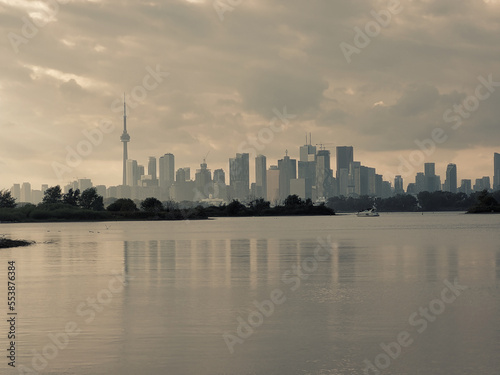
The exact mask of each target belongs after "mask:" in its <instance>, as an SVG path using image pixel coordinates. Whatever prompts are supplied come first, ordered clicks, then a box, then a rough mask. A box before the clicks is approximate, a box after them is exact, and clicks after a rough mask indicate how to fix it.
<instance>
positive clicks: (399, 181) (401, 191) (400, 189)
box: [394, 175, 405, 195]
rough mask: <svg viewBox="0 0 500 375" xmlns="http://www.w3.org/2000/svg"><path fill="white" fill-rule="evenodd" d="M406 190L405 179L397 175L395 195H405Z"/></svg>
mask: <svg viewBox="0 0 500 375" xmlns="http://www.w3.org/2000/svg"><path fill="white" fill-rule="evenodd" d="M404 192H405V191H404V188H403V177H401V176H400V175H397V176H396V177H395V178H394V194H396V195H398V194H404Z"/></svg>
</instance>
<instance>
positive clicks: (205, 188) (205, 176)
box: [194, 159, 213, 200]
mask: <svg viewBox="0 0 500 375" xmlns="http://www.w3.org/2000/svg"><path fill="white" fill-rule="evenodd" d="M194 181H195V187H196V194H195V200H199V199H204V198H208V197H209V196H210V194H212V193H213V188H212V171H211V170H210V169H208V168H207V163H206V162H205V159H203V163H201V164H200V169H197V170H196V174H195V177H194Z"/></svg>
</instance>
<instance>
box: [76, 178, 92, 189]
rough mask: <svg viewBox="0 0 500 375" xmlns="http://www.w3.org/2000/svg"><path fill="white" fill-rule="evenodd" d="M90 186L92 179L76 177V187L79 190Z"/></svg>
mask: <svg viewBox="0 0 500 375" xmlns="http://www.w3.org/2000/svg"><path fill="white" fill-rule="evenodd" d="M91 187H92V181H91V180H90V179H89V178H80V179H78V189H80V192H83V191H84V190H87V189H90V188H91Z"/></svg>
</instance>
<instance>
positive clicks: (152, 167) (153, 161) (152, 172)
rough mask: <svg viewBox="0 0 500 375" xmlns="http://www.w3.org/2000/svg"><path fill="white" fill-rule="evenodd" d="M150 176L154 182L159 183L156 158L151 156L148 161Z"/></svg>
mask: <svg viewBox="0 0 500 375" xmlns="http://www.w3.org/2000/svg"><path fill="white" fill-rule="evenodd" d="M148 175H149V176H151V179H152V180H153V181H157V174H156V158H155V157H154V156H150V157H149V160H148Z"/></svg>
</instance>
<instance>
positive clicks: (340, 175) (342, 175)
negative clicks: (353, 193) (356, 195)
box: [335, 146, 354, 196]
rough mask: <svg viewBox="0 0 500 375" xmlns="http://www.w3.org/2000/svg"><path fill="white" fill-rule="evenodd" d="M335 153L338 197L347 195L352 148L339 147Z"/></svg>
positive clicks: (352, 158) (352, 157)
mask: <svg viewBox="0 0 500 375" xmlns="http://www.w3.org/2000/svg"><path fill="white" fill-rule="evenodd" d="M336 152H337V171H336V174H335V176H336V177H337V181H338V187H339V195H343V196H346V195H347V186H348V185H349V182H348V181H347V179H348V178H349V166H350V165H351V163H352V162H353V161H354V148H353V147H352V146H339V147H337V149H336Z"/></svg>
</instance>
